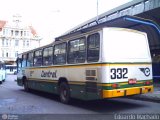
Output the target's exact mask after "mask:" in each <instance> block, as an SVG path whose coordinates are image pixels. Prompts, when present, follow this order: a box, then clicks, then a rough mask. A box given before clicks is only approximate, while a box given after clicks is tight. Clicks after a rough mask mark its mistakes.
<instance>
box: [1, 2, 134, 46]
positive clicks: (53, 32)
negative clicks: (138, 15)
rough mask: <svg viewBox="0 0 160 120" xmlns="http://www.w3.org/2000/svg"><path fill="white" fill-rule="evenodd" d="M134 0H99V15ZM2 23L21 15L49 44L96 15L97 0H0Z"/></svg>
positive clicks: (45, 42) (43, 43) (24, 21)
mask: <svg viewBox="0 0 160 120" xmlns="http://www.w3.org/2000/svg"><path fill="white" fill-rule="evenodd" d="M129 1H131V0H98V14H101V13H104V12H106V11H108V10H111V9H113V8H115V7H117V6H119V5H122V4H125V3H127V2H129ZM0 3H1V7H0V20H6V21H10V20H12V16H13V15H15V14H20V15H21V16H22V18H21V19H22V20H21V21H23V23H25V24H26V25H32V26H33V27H34V28H35V30H36V31H37V34H38V35H39V36H41V37H42V38H43V39H42V41H41V45H45V44H49V43H51V42H53V41H54V38H55V37H58V36H60V35H62V34H63V33H65V32H66V31H68V30H70V29H72V28H73V27H75V26H77V25H79V24H81V23H83V22H85V21H87V20H89V19H91V18H93V17H96V15H97V0H0Z"/></svg>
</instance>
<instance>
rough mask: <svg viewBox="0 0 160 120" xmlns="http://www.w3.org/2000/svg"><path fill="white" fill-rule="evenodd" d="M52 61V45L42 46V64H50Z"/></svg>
mask: <svg viewBox="0 0 160 120" xmlns="http://www.w3.org/2000/svg"><path fill="white" fill-rule="evenodd" d="M52 63H53V47H48V48H44V50H43V65H52Z"/></svg>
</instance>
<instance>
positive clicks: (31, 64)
mask: <svg viewBox="0 0 160 120" xmlns="http://www.w3.org/2000/svg"><path fill="white" fill-rule="evenodd" d="M29 54H32V56H31V58H32V59H29ZM33 54H34V53H33V52H28V53H27V67H33ZM29 60H30V61H29ZM29 62H31V63H30V64H29Z"/></svg>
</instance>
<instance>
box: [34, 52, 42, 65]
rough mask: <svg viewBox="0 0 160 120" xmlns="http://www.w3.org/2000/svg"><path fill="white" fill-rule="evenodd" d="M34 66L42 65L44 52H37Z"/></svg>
mask: <svg viewBox="0 0 160 120" xmlns="http://www.w3.org/2000/svg"><path fill="white" fill-rule="evenodd" d="M33 61H34V66H41V65H42V50H37V51H35V52H34V59H33Z"/></svg>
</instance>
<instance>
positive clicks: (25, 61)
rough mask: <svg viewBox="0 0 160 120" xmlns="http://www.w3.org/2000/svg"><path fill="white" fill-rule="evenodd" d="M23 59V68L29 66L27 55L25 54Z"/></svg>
mask: <svg viewBox="0 0 160 120" xmlns="http://www.w3.org/2000/svg"><path fill="white" fill-rule="evenodd" d="M22 58H23V59H22V67H26V65H27V55H26V54H24V55H23V57H22Z"/></svg>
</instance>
